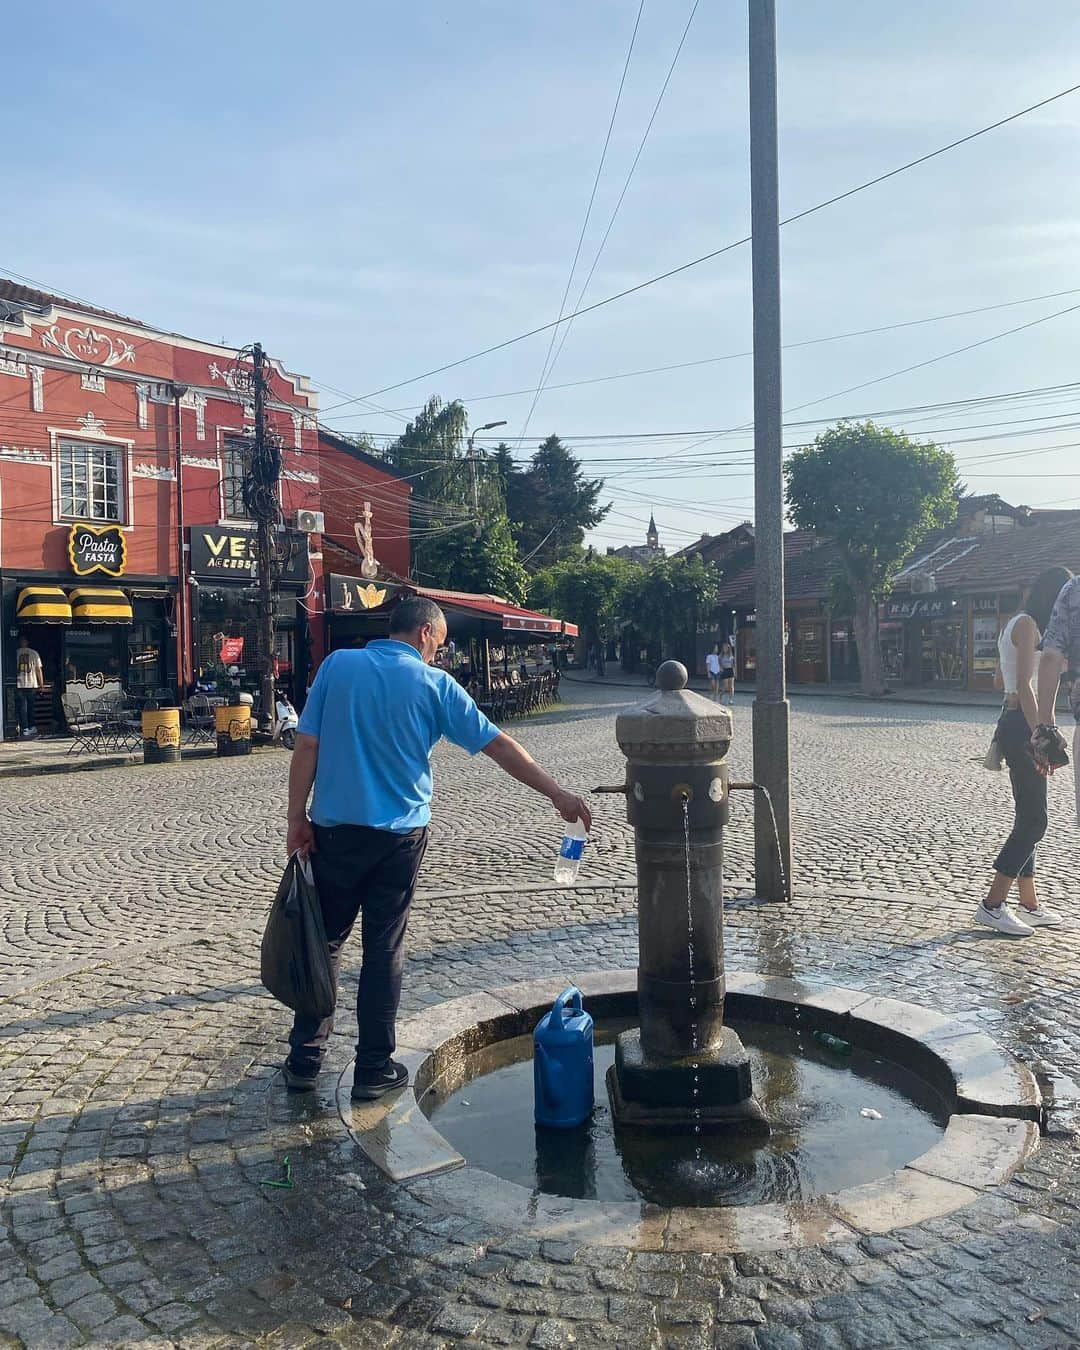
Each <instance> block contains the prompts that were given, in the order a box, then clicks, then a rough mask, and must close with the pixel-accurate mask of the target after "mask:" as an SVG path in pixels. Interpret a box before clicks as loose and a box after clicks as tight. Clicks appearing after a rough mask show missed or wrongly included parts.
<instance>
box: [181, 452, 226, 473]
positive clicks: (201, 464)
mask: <svg viewBox="0 0 1080 1350" xmlns="http://www.w3.org/2000/svg"><path fill="white" fill-rule="evenodd" d="M184 468H185V469H214V470H215V471H216V472H217V473H220V472H221V461H220V460H218V459H210V458H208V457H207V456H206V455H185V456H184Z"/></svg>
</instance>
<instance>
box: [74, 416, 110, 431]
mask: <svg viewBox="0 0 1080 1350" xmlns="http://www.w3.org/2000/svg"><path fill="white" fill-rule="evenodd" d="M79 426H81V427H82V429H83V431H85V432H86V433H87V435H88V436H101V435H103V434H104V431H105V423H104V422H103V421H102V420H101V418H100V417H98V416H96V415H95V414H94V413H92V412H88V413H87V414H86V415H85V416H84V417H80V418H79Z"/></svg>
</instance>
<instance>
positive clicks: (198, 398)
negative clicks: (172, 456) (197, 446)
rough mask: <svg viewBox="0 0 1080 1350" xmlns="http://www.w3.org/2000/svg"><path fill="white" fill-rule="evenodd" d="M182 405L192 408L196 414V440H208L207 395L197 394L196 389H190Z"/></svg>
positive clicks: (181, 401) (182, 400)
mask: <svg viewBox="0 0 1080 1350" xmlns="http://www.w3.org/2000/svg"><path fill="white" fill-rule="evenodd" d="M180 403H181V405H182V406H183V407H185V408H191V409H192V410H193V411H194V413H195V439H196V440H199V441H205V440H206V395H205V394H200V393H197V392H196V390H194V389H189V390H188V391H187V393H186V394H185V395H184V397H183V398H182V399H181V400H180Z"/></svg>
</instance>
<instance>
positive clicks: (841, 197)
mask: <svg viewBox="0 0 1080 1350" xmlns="http://www.w3.org/2000/svg"><path fill="white" fill-rule="evenodd" d="M1078 89H1080V84H1074V85H1070V86H1069V87H1068V88H1066V89H1060V90H1058V92H1057V93H1055V94H1051V95H1049V96H1048V97H1047V98H1044V99H1040V100H1039V101H1038V102H1037V103H1032V104H1030V105H1029V106H1028V107H1026V108H1021V109H1019V111H1017V112H1014V113H1010V114H1009V115H1008V116H1007V117H1002V118H999V119H998V120H997V121H996V122H991V123H989V124H988V125H987V126H985V127H979V128H978V129H977V130H975V131H971V132H968V133H967V134H966V135H964V136H959V137H957V138H956V139H955V140H952V141H949V142H948V143H947V144H946V145H942V146H938V148H937V149H936V150H931V151H928V152H927V153H926V154H923V155H919V156H917V157H916V158H915V159H910V160H907V161H906V162H905V163H903V164H899V165H897V166H896V167H895V168H893V169H889V170H887V171H886V172H884V173H880V174H877V175H876V176H875V177H873V178H869V179H866V180H865V181H864V182H862V183H858V184H856V185H855V186H854V187H850V188H847V189H845V190H844V191H843V192H838V193H835V194H834V195H833V196H831V197H827V198H826V199H825V200H824V201H820V202H817V203H816V204H815V205H813V206H809V207H806V208H805V209H804V210H802V211H798V212H796V213H795V214H794V215H792V216H787V217H785V219H784V220H782V221H781V222H780V224H781V225H792V224H794V223H795V222H796V221H799V220H805V219H806V218H807V217H808V216H812V215H814V214H815V213H816V212H818V211H824V210H825V209H826V208H827V207H830V206H835V205H836V204H837V203H838V202H842V201H846V200H847V199H848V198H849V197H853V196H855V195H856V194H857V193H859V192H865V191H866V190H867V189H869V188H872V187H876V186H877V185H878V184H879V183H884V182H886V181H888V180H889V179H891V178H895V177H896V176H897V175H898V174H901V173H905V172H907V170H909V169H914V168H917V167H918V166H919V165H921V164H926V163H927V162H928V161H929V160H932V159H936V158H937V157H938V156H939V155H943V154H946V153H947V152H948V151H950V150H955V149H956V148H957V147H959V146H961V145H966V144H968V143H969V142H970V141H973V140H976V139H977V138H978V137H980V136H985V135H987V134H988V133H989V132H991V131H997V130H998V129H999V128H1001V127H1003V126H1007V125H1008V124H1009V123H1011V122H1015V121H1017V120H1018V119H1019V118H1021V117H1026V116H1027V115H1028V114H1029V113H1033V112H1037V111H1038V110H1039V109H1040V108H1045V107H1047V106H1048V105H1049V104H1051V103H1055V102H1057V100H1058V99H1062V98H1066V97H1068V96H1069V95H1070V94H1074V93H1076V91H1077V90H1078ZM749 242H750V235H745V236H744V237H743V238H741V239H734V240H732V241H731V243H729V244H725V245H723V246H722V247H721V248H718V249H713V250H712V251H711V252H709V253H704V254H702V255H701V257H699V258H692V259H691V260H690V261H689V262H685V263H681V264H680V265H679V266H678V267H673V268H670V269H669V270H668V271H666V272H662V273H660V274H659V275H657V276H655V277H649V278H648V279H647V280H645V281H640V282H637V283H636V284H635V285H633V286H628V287H626V288H625V289H624V290H621V291H617V292H616V293H615V294H614V295H609V296H605V297H604V299H602V300H596V301H594V302H593V303H592V304H591V305H586V306H585V307H584V308H582V309H580V310H576V311H574V312H573V313H571V314H569V315H564V316H562V318H560V319H557V320H554V321H553V322H550V323H545V324H540V325H539V326H538V327H536V328H531V329H529V330H528V331H527V332H525V333H519V334H517V336H515V337H512V338H506V339H505V340H504V341H502V342H497V343H493V344H492V345H491V346H489V347H485V348H483V350H481V351H477V352H473V353H471V354H470V355H469V356H463V357H459V358H458V360H456V361H448V362H446V363H445V364H443V365H441V366H436V367H433V368H432V369H431V370H425V371H422V372H421V373H420V374H419V375H414V376H412V377H411V378H410V379H407V380H398V381H397V382H396V383H394V384H387V385H383V386H382V387H381V388H380V389H373V390H370V391H369V392H367V393H365V394H359V395H357V396H356V397H355V398H354V399H351V400H349V401H350V402H357V403H359V402H361V401H363V400H364V399H371V398H378V397H379V395H380V394H386V393H389V392H390V391H391V390H393V389H402V388H404V387H405V386H406V385H409V384H416V383H418V382H419V381H420V380H426V379H430V378H431V376H433V375H441V374H442V373H443V372H444V371H447V370H454V369H456V368H457V367H458V366H463V365H466V364H467V363H468V362H470V361H475V360H477V359H479V358H480V357H481V356H488V355H490V354H491V353H492V352H497V351H502V350H503V349H504V348H506V347H511V346H513V345H515V344H516V343H518V342H523V341H525V339H526V338H530V337H535V336H537V334H539V333H546V332H548V331H549V330H550V329H552V328H555V327H557V326H558V325H559V324H560V323H562V322H563V319H567V318H574V319H576V318H580V317H581V315H582V314H591V313H593V312H594V311H595V310H598V309H602V308H603V307H604V306H606V305H611V304H614V303H615V301H617V300H623V299H625V298H626V297H627V296H630V295H634V294H636V293H637V292H639V291H643V290H645V289H646V288H647V287H649V286H655V285H657V284H658V283H659V282H661V281H667V280H669V279H670V278H671V277H673V276H678V275H679V274H680V273H682V272H686V271H689V270H690V269H691V268H693V267H698V266H700V265H701V264H702V263H705V262H709V261H711V260H712V259H713V258H718V257H720V256H721V255H722V254H725V253H730V252H731V251H732V250H733V249H736V248H741V247H742V245H744V244H748V243H749ZM337 406H338V407H345V406H346V405H345V404H338V405H337ZM325 411H326V412H331V411H333V409H332V408H328V409H326V410H325Z"/></svg>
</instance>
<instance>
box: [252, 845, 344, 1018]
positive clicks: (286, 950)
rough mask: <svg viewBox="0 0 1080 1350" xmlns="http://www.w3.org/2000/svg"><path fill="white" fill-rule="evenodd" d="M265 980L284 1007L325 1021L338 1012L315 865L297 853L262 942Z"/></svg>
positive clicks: (263, 980) (283, 879) (271, 909)
mask: <svg viewBox="0 0 1080 1350" xmlns="http://www.w3.org/2000/svg"><path fill="white" fill-rule="evenodd" d="M259 973H260V977H261V979H262V982H263V985H264V987H265V988H266V989H268V990H269V991H270V993H271V994H273V996H274V997H275V998H276V999H278V1001H279V1002H281V1003H284V1004H285V1006H286V1007H287V1008H292V1009H293V1011H294V1012H298V1013H302V1014H304V1015H305V1016H307V1017H318V1018H319V1019H320V1020H321V1019H322V1018H324V1017H329V1016H330V1015H331V1014H332V1013H333V1011H334V1009H335V1007H336V1006H337V985H336V982H335V980H334V969H333V966H332V965H331V964H330V949H329V947H328V945H327V941H326V928H325V926H324V924H323V917H322V908H321V906H320V905H319V895H318V892H317V891H316V889H315V877H314V876H313V874H312V871H311V861H310V859H308V858H301V857H300V855H299V854H298V853H294V854H293V855H292V857H291V858H290V859H289V862H288V866H287V867H286V868H285V875H284V876H283V877H282V878H281V884H280V886H278V888H277V895H275V896H274V903H273V904H272V905H271V906H270V917H269V918H268V919H267V920H266V930H265V932H264V933H263V939H262V960H261V963H260V971H259Z"/></svg>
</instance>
